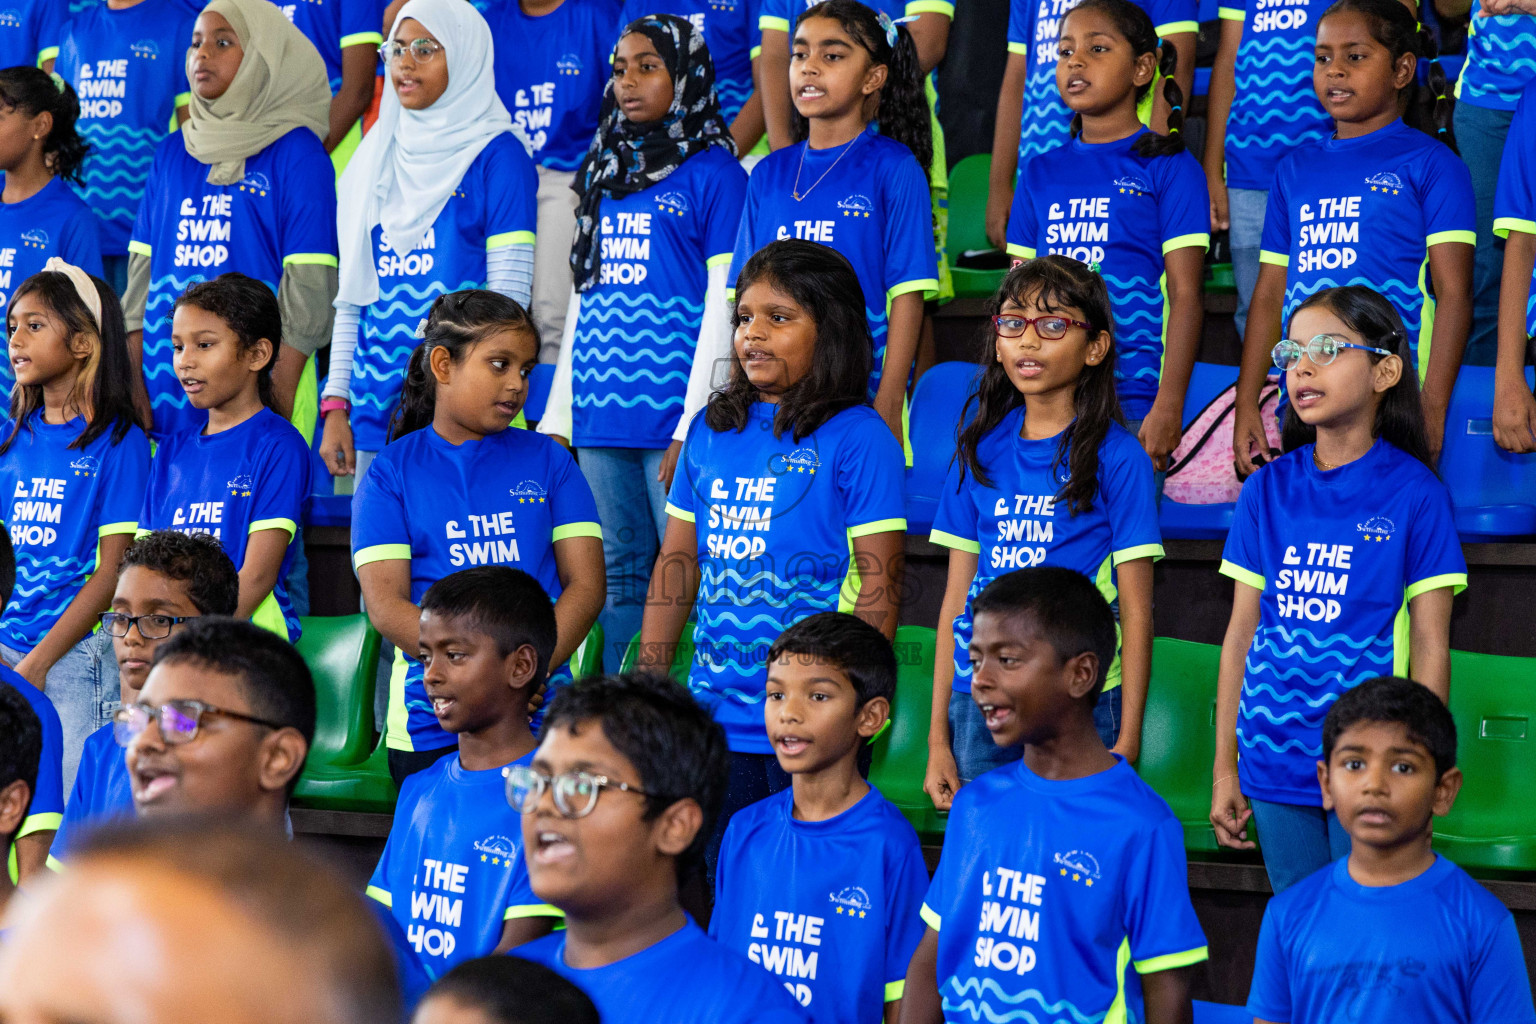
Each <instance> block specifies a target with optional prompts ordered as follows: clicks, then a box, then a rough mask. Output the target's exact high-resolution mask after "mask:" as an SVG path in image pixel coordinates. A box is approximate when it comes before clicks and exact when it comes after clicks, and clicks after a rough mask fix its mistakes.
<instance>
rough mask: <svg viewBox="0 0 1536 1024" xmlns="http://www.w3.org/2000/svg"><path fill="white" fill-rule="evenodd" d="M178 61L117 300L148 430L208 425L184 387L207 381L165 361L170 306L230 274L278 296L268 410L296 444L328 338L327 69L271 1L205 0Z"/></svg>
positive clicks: (332, 229) (332, 254) (330, 200)
mask: <svg viewBox="0 0 1536 1024" xmlns="http://www.w3.org/2000/svg"><path fill="white" fill-rule="evenodd" d="M186 66H187V79H188V81H189V83H190V85H191V87H192V92H191V113H190V116H189V117H188V119H187V122H186V123H185V124H184V125H182V129H181V131H180V132H177V133H175V134H172V135H170V136H169V137H167V138H166V139H165V140H164V141H163V142H161V143H160V145H159V147H158V148H157V149H156V150H155V159H154V163H153V165H152V166H151V168H150V173H149V183H148V185H147V187H146V189H145V192H144V199H143V201H142V202H141V203H140V205H139V216H138V220H137V221H136V222H135V224H134V226H133V233H132V235H131V236H130V240H129V242H128V254H129V262H128V287H127V290H126V291H125V293H124V296H123V312H124V314H125V317H126V319H127V322H128V328H129V330H130V332H132V333H131V334H130V336H129V346H130V349H131V350H132V349H135V348H137V347H138V346H137V345H136V342H138V341H139V336H140V332H141V331H142V342H141V343H142V359H143V370H144V383H145V385H146V386H147V388H148V390H149V400H150V404H151V407H152V409H153V411H154V431H155V433H156V434H157V435H159V436H167V435H170V434H174V433H182V432H184V431H187V430H201V429H202V427H203V425H204V423H205V422H206V421H207V414H206V413H204V412H201V411H199V410H198V409H196V408H194V407H193V406H192V403H191V401H190V400H189V398H188V391H187V388H188V387H193V388H195V387H197V386H199V385H201V384H202V383H204V382H203V381H201V380H199V379H197V376H196V373H195V372H190V373H187V374H183V375H182V379H179V378H178V376H177V373H178V371H177V369H176V368H175V367H174V366H173V364H172V344H171V306H172V303H174V302H175V301H176V298H177V297H178V296H179V295H180V294H181V293H182V292H183V291H185V290H186V289H187V287H188V286H189V285H191V284H193V283H194V282H197V281H206V280H212V279H213V278H215V277H218V276H219V275H220V274H225V273H230V272H232V271H233V272H239V273H242V274H246V275H249V276H250V277H254V278H255V279H257V280H258V281H261V282H262V283H264V284H265V285H267V287H269V288H271V289H272V291H273V292H275V293H276V294H277V300H278V306H279V308H280V309H281V311H282V324H283V330H282V335H283V337H282V338H281V342H282V344H281V346H280V349H279V355H278V361H277V365H276V367H275V368H274V370H273V384H274V388H275V396H274V397H275V404H276V407H277V409H278V411H279V412H280V413H281V414H283V415H285V416H288V415H290V414H291V416H292V418H293V421H294V424H295V425H296V426H298V427H299V430H300V431H301V432H302V433H304V434H305V436H306V438H307V437H310V436H312V434H313V431H314V423H315V412H316V410H315V397H316V396H315V390H314V389H315V384H314V371H313V369H311V368H310V367H309V366H308V361H309V357H310V356H311V355H313V354H314V352H315V351H316V350H317V349H318V348H319V347H320V346H321V345H323V344H324V343H325V340H326V337H327V336H328V335H329V333H330V327H331V300H332V299H333V298H334V297H335V295H336V221H335V216H334V210H335V209H336V191H335V180H336V178H335V170H334V168H333V167H332V165H331V161H330V157H329V156H327V155H326V152H325V146H324V145H323V144H322V142H321V140H322V139H323V138H324V137H325V134H326V132H327V130H328V125H329V122H328V116H329V110H330V104H331V90H330V86H329V84H328V83H327V82H326V78H325V64H324V62H323V61H322V60H321V59H320V54H319V53H318V52H316V50H315V47H314V44H312V43H311V42H310V41H309V40H308V39H306V38H305V37H304V35H303V33H301V32H300V31H299V30H298V29H296V28H294V27H293V25H292V24H291V23H290V22H289V21H288V18H287V16H286V15H284V14H283V12H282V10H281V9H279V8H278V7H276V6H275V5H273V4H272V3H270V2H269V0H213V2H212V3H210V4H208V5H207V6H206V7H205V8H203V11H202V13H201V14H199V15H198V17H197V21H196V22H195V23H194V25H193V29H192V39H191V46H190V47H189V48H188V50H187V60H186ZM271 340H273V341H278V340H279V339H276V338H273V339H271ZM195 369H196V368H195V367H194V368H193V370H194V371H195ZM301 378H302V379H303V380H304V383H305V384H306V385H307V387H305V388H304V389H303V391H302V393H301V394H300V396H299V397H298V399H297V400H296V396H295V392H296V391H299V390H300V380H301Z"/></svg>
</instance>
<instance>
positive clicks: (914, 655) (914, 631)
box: [869, 626, 938, 808]
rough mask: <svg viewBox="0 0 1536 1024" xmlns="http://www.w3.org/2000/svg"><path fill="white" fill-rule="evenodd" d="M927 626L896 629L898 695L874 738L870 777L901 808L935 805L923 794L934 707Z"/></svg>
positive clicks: (931, 643)
mask: <svg viewBox="0 0 1536 1024" xmlns="http://www.w3.org/2000/svg"><path fill="white" fill-rule="evenodd" d="M937 636H938V634H937V633H936V632H935V631H934V630H932V629H930V628H928V627H927V626H898V627H897V628H896V640H895V643H894V646H895V648H896V699H895V700H894V701H893V702H892V703H891V725H890V728H888V729H887V730H886V731H885V733H884V734H883V735H881V736H879V737H877V738H876V739H875V744H874V747H875V749H874V759H873V760H872V761H871V762H870V767H869V781H870V782H871V783H873V784H874V786H875V788H876V789H878V790H880V792H881V793H882V794H883V795H884V796H885V798H886V799H887V800H889V801H890V802H891V803H893V804H895V805H896V806H897V807H918V808H923V807H926V808H931V807H932V806H933V803H932V801H930V800H929V799H928V794H926V793H924V792H923V774H924V772H925V771H927V768H928V721H929V717H930V712H931V710H932V708H933V649H934V644H935V641H936V638H937Z"/></svg>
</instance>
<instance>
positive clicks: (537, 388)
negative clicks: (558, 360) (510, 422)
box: [523, 363, 555, 423]
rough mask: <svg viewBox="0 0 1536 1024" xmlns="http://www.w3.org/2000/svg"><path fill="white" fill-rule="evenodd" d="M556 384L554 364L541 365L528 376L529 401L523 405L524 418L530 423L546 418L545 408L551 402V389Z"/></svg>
mask: <svg viewBox="0 0 1536 1024" xmlns="http://www.w3.org/2000/svg"><path fill="white" fill-rule="evenodd" d="M554 382H555V364H554V363H540V364H539V365H538V366H535V367H534V368H533V372H532V373H530V374H529V375H528V400H527V401H526V402H524V403H523V418H524V419H525V420H527V421H528V422H529V423H537V422H539V420H541V419H543V418H544V406H545V405H546V404H548V402H549V389H550V387H551V386H552V385H553V384H554Z"/></svg>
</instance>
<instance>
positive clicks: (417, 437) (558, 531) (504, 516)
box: [352, 426, 603, 750]
mask: <svg viewBox="0 0 1536 1024" xmlns="http://www.w3.org/2000/svg"><path fill="white" fill-rule="evenodd" d="M602 535H603V533H602V528H601V527H600V526H599V525H598V518H597V505H596V503H595V502H594V501H593V500H592V489H591V488H590V487H588V486H587V481H586V479H585V478H584V477H583V476H582V475H581V471H580V470H579V469H577V468H576V462H575V460H574V459H572V458H571V455H570V453H569V452H567V451H566V450H565V449H564V448H562V447H561V446H560V444H559V443H558V442H556V441H555V440H553V439H552V438H549V437H545V436H544V435H542V434H537V433H534V432H533V431H529V430H523V429H520V428H518V427H509V428H507V429H506V430H503V431H501V432H500V433H497V434H491V435H490V436H488V437H486V438H484V439H483V440H480V441H466V442H464V443H463V444H461V445H453V444H450V443H449V442H448V441H446V440H444V439H443V437H442V435H441V434H439V433H438V432H437V430H436V429H435V428H433V427H430V426H429V427H426V428H424V429H422V430H418V431H415V432H413V433H410V434H407V435H406V436H404V437H402V438H401V439H400V440H398V441H395V442H394V443H392V444H390V445H389V446H388V447H386V448H385V449H384V450H383V451H381V452H379V454H378V456H377V457H376V458H375V459H374V460H373V464H372V465H370V466H369V467H368V473H367V475H366V476H364V477H363V482H362V483H361V484H360V485H359V486H358V488H357V494H356V496H355V497H353V499H352V561H353V564H354V565H355V566H356V567H357V568H359V569H361V568H362V567H363V566H365V565H368V564H369V563H371V562H383V561H390V560H394V559H407V560H409V561H410V563H411V601H412V603H414V604H419V603H420V602H421V596H422V595H423V594H425V593H426V592H427V588H428V587H430V586H432V584H434V583H436V582H437V581H438V580H440V579H442V578H443V577H444V576H447V575H449V574H450V573H454V572H457V571H458V570H460V569H467V568H469V567H470V566H473V565H509V566H512V567H513V568H515V569H522V570H523V571H524V572H526V573H528V574H529V575H531V576H532V577H533V578H534V579H536V580H538V581H539V585H540V586H542V587H543V588H544V592H545V593H546V594H548V595H549V599H550V600H551V601H554V600H558V599H559V597H560V591H561V587H560V573H559V571H558V568H557V566H556V564H555V542H556V541H560V540H565V539H566V538H568V537H601V536H602ZM415 654H416V652H415V651H410V652H402V651H396V654H395V671H394V674H393V676H392V677H391V679H390V686H389V727H388V731H387V734H386V737H387V739H386V741H387V742H388V744H389V746H390V748H391V749H394V750H436V749H438V748H440V747H446V746H451V745H452V744H453V743H454V742H456V741H455V739H454V737H453V736H452V735H451V734H450V733H447V732H445V731H444V730H443V729H442V727H441V726H439V725H438V723H437V716H436V715H434V714H433V713H432V704H431V702H430V701H429V700H427V693H426V690H425V688H424V687H423V686H422V682H421V663H420V662H419V661H417V660H416V658H415ZM551 674H552V675H553V674H554V673H551Z"/></svg>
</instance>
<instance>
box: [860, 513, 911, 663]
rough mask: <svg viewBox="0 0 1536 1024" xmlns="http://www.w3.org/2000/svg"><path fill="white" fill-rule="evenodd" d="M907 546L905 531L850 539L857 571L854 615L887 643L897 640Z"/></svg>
mask: <svg viewBox="0 0 1536 1024" xmlns="http://www.w3.org/2000/svg"><path fill="white" fill-rule="evenodd" d="M906 542H907V533H906V529H905V528H903V529H900V530H885V531H882V532H880V533H867V534H863V535H862V536H858V537H854V538H853V564H854V565H855V566H857V567H858V571H859V599H858V601H856V602H855V603H854V606H853V609H852V610H853V614H855V615H857V616H858V617H859V618H861V619H863V620H864V621H865V622H867V623H869V624H870V625H871V626H874V627H875V628H876V629H878V630H879V631H880V632H882V633H884V634H885V638H886V639H887V640H892V639H895V637H896V619H897V617H898V615H899V613H900V611H901V575H902V568H903V564H904V561H905V550H906Z"/></svg>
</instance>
